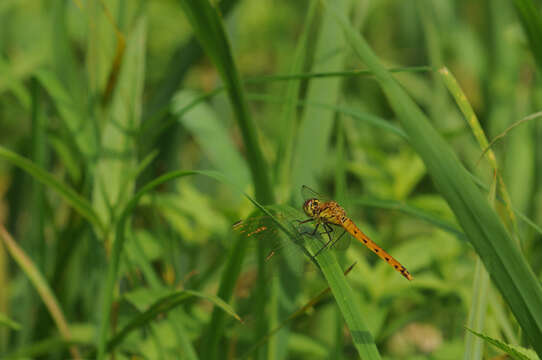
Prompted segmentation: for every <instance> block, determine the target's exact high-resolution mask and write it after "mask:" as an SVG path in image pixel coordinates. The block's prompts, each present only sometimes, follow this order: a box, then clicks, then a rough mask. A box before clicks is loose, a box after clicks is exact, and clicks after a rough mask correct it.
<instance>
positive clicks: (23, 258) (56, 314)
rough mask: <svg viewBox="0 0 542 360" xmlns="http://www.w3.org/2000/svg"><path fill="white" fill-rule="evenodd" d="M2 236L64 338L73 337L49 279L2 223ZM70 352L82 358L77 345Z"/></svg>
mask: <svg viewBox="0 0 542 360" xmlns="http://www.w3.org/2000/svg"><path fill="white" fill-rule="evenodd" d="M0 238H1V239H2V240H3V241H4V244H5V246H6V248H7V250H8V252H9V253H10V254H11V257H12V258H13V259H14V260H15V262H17V264H18V265H19V267H20V268H21V270H23V272H24V273H25V274H26V276H27V277H28V279H29V280H30V282H31V283H32V285H33V286H34V288H35V289H36V291H37V293H38V294H39V296H40V297H41V300H42V301H43V303H44V304H45V307H46V308H47V310H48V311H49V313H50V314H51V317H52V318H53V320H54V322H55V324H56V326H57V328H58V331H59V332H60V334H61V335H62V337H63V338H64V340H67V341H69V340H70V339H71V338H72V334H71V331H70V328H69V326H68V322H67V321H66V318H65V316H64V313H63V312H62V309H61V307H60V305H59V303H58V300H57V299H56V297H55V294H54V293H53V291H52V290H51V288H50V287H49V284H47V281H46V280H45V278H44V277H43V275H42V274H41V272H40V271H39V269H38V268H37V267H36V265H34V263H33V262H32V260H31V259H30V258H29V257H28V255H26V254H25V252H24V251H23V249H21V248H20V247H19V246H18V245H17V243H16V242H15V240H13V238H12V237H11V235H10V234H9V233H8V232H7V230H6V229H5V228H4V226H2V225H0ZM70 353H71V355H72V356H73V358H75V359H80V358H81V355H80V354H79V350H78V349H77V347H75V346H71V347H70Z"/></svg>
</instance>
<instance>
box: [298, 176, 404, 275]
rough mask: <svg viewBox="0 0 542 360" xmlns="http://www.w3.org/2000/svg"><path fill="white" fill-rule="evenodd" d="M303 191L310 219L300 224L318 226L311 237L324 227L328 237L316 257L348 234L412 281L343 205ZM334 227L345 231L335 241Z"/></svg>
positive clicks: (304, 186)
mask: <svg viewBox="0 0 542 360" xmlns="http://www.w3.org/2000/svg"><path fill="white" fill-rule="evenodd" d="M301 191H302V194H303V197H304V198H305V203H304V204H303V211H304V212H305V214H306V215H307V216H308V217H309V218H308V219H306V220H300V221H299V223H300V224H305V223H309V222H313V223H315V224H316V225H315V227H314V230H313V231H312V232H310V234H309V235H315V234H316V233H317V231H318V229H319V228H320V227H322V228H323V229H324V233H325V234H326V235H327V236H328V241H327V243H326V244H324V246H323V247H322V248H321V249H320V250H318V252H317V253H316V254H314V256H318V254H319V253H320V252H321V251H322V250H324V249H327V248H329V247H332V246H334V245H335V244H336V243H337V242H339V241H340V239H341V238H342V237H343V236H344V235H345V234H346V233H349V234H350V235H352V236H353V237H354V238H355V239H356V240H358V241H359V242H361V243H362V244H363V245H365V246H367V247H368V248H369V250H371V251H372V252H374V253H375V254H376V255H378V256H379V257H380V258H381V259H382V260H384V261H385V262H387V263H388V264H389V265H390V266H391V267H393V268H394V269H395V270H396V271H397V272H399V273H400V274H401V275H403V276H404V277H405V278H406V279H407V280H412V275H410V273H409V272H408V270H407V269H406V268H405V267H404V266H403V265H402V264H401V263H400V262H399V261H397V260H396V259H395V258H394V257H393V256H391V255H390V254H388V253H387V252H386V251H384V249H382V248H381V247H380V246H378V245H377V244H376V243H375V242H374V241H372V240H371V239H370V238H369V237H368V236H367V235H365V234H364V233H363V231H361V230H360V228H359V227H358V226H357V225H356V224H355V223H354V222H353V221H352V219H350V218H349V217H348V216H347V214H346V211H345V210H344V208H343V207H342V206H341V205H339V204H338V203H337V202H336V201H334V200H325V199H324V197H322V196H321V195H319V194H318V193H317V192H315V191H314V190H312V189H311V188H309V187H308V186H306V185H303V186H302V190H301ZM334 227H339V228H342V229H343V232H342V233H341V234H340V235H339V236H338V237H336V238H335V239H333V237H332V236H331V234H332V233H333V232H334Z"/></svg>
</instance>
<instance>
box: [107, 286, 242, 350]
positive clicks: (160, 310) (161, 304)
mask: <svg viewBox="0 0 542 360" xmlns="http://www.w3.org/2000/svg"><path fill="white" fill-rule="evenodd" d="M131 295H132V296H133V295H134V294H127V295H126V296H131ZM145 295H148V293H145ZM194 297H196V298H201V299H205V300H208V301H210V302H212V303H213V304H214V305H216V306H217V307H218V308H220V309H222V310H223V311H224V312H225V313H226V314H229V315H231V316H232V317H234V318H235V319H237V320H238V321H241V318H240V317H239V316H238V315H237V314H236V313H235V311H234V310H233V309H232V308H231V306H229V305H228V304H227V303H225V302H224V301H223V300H222V299H220V298H219V297H216V296H212V295H207V294H204V293H201V292H198V291H192V290H181V291H167V293H166V294H163V295H162V296H160V297H158V298H157V299H156V300H155V301H153V302H152V304H149V305H148V306H145V307H146V308H147V309H146V310H144V311H143V312H142V313H141V314H139V315H137V316H136V317H135V318H133V319H132V320H130V321H129V322H128V324H126V325H125V326H124V327H123V328H122V329H121V330H120V331H119V332H118V334H116V335H115V336H114V337H113V338H112V339H111V340H110V341H108V343H107V350H108V351H112V350H114V348H115V347H116V346H117V345H119V344H120V343H121V342H122V341H123V340H124V338H125V337H126V336H128V334H130V333H131V332H132V331H134V330H136V329H138V328H140V327H142V326H145V325H147V324H149V323H150V322H151V321H152V320H154V318H156V316H158V315H161V314H167V313H168V312H169V311H171V310H173V309H174V308H175V307H177V306H179V305H180V304H182V303H183V302H185V301H186V300H188V299H191V298H194Z"/></svg>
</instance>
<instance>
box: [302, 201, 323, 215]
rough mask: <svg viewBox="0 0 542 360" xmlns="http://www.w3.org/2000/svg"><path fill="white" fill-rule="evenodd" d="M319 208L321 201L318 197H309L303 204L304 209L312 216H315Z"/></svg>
mask: <svg viewBox="0 0 542 360" xmlns="http://www.w3.org/2000/svg"><path fill="white" fill-rule="evenodd" d="M319 208H320V201H318V199H309V200H307V201H305V203H304V204H303V211H304V212H305V214H307V216H310V217H315V216H316V214H317V212H318V209H319Z"/></svg>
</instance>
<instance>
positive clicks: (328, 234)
mask: <svg viewBox="0 0 542 360" xmlns="http://www.w3.org/2000/svg"><path fill="white" fill-rule="evenodd" d="M323 225H324V232H325V233H326V234H327V237H328V241H327V242H326V243H325V244H324V245H323V246H322V247H321V248H320V250H318V251H317V252H316V254H314V256H315V257H316V256H318V254H320V253H321V252H322V250H324V249H325V248H327V247H328V246H330V244H331V246H333V244H334V242H333V239H332V238H331V233H332V232H333V228H332V227H331V226H330V225H329V224H326V223H324V224H323Z"/></svg>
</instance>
